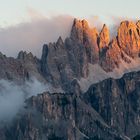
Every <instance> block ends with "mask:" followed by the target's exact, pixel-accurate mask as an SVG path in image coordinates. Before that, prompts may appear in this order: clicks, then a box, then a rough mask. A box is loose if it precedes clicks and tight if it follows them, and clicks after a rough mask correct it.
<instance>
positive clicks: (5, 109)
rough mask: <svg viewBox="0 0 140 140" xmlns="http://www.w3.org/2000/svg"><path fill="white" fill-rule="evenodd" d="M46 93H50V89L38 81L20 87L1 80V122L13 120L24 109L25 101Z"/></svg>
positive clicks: (34, 80)
mask: <svg viewBox="0 0 140 140" xmlns="http://www.w3.org/2000/svg"><path fill="white" fill-rule="evenodd" d="M44 91H50V87H49V86H47V85H45V84H43V83H41V82H39V81H37V80H36V79H33V80H31V81H30V82H26V83H25V84H24V85H22V86H19V85H17V84H15V83H14V82H9V81H6V80H0V121H2V122H7V121H10V120H12V119H13V118H14V117H15V116H16V114H17V113H18V112H19V111H20V109H22V108H23V107H24V101H25V100H26V99H27V98H29V97H31V96H33V95H37V94H39V93H42V92H44Z"/></svg>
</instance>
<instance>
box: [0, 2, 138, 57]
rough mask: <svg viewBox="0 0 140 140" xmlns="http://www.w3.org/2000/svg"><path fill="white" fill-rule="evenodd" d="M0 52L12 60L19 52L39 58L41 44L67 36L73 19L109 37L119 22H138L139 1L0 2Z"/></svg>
mask: <svg viewBox="0 0 140 140" xmlns="http://www.w3.org/2000/svg"><path fill="white" fill-rule="evenodd" d="M0 2H1V3H0V52H2V53H4V54H6V55H7V56H14V57H16V56H17V54H18V52H19V51H20V50H24V51H27V52H32V53H33V54H34V55H36V56H38V57H40V56H41V51H42V46H43V44H44V43H49V42H56V41H57V39H58V37H59V36H61V37H62V38H63V40H64V39H65V38H66V37H68V36H69V35H70V30H71V26H72V23H73V18H74V17H75V18H80V19H83V18H84V19H87V20H88V21H89V24H90V26H91V27H97V29H98V30H99V31H100V30H101V28H102V26H103V24H104V23H105V24H107V26H108V27H109V29H110V33H111V36H112V37H114V36H115V35H116V34H117V28H118V26H119V24H120V22H121V21H122V20H125V19H129V20H135V19H140V18H139V17H140V0H0Z"/></svg>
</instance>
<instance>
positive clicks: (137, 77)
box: [0, 72, 140, 140]
mask: <svg viewBox="0 0 140 140" xmlns="http://www.w3.org/2000/svg"><path fill="white" fill-rule="evenodd" d="M139 81H140V72H133V73H129V74H125V75H124V76H123V77H122V78H121V79H117V80H115V79H111V78H110V79H107V80H104V81H102V82H100V83H97V84H93V85H91V87H90V88H89V90H88V91H87V92H86V93H84V94H80V95H79V94H78V93H79V92H76V91H75V92H73V93H49V92H46V93H43V94H40V95H38V96H33V97H31V98H29V99H28V100H27V101H26V105H25V109H24V113H22V114H19V115H18V117H17V118H16V119H15V120H14V123H13V124H12V125H10V126H6V127H5V129H4V130H3V131H4V132H1V133H2V134H0V136H1V135H3V139H2V140H25V139H27V140H46V139H48V140H88V139H89V140H130V138H133V137H135V136H137V135H138V134H140V117H139V115H140V114H139V112H140V110H139V109H140V89H139V86H140V85H139V84H140V82H139ZM75 85H76V84H75ZM75 87H76V86H75ZM75 89H77V88H75Z"/></svg>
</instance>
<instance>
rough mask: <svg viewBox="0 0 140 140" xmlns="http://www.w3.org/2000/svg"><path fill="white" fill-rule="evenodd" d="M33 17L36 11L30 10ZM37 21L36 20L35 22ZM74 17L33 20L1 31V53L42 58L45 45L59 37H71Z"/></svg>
mask: <svg viewBox="0 0 140 140" xmlns="http://www.w3.org/2000/svg"><path fill="white" fill-rule="evenodd" d="M30 14H31V15H33V14H34V11H32V10H30ZM35 19H36V20H35ZM72 22H73V17H71V16H67V15H63V16H56V17H52V18H50V19H48V18H46V17H43V16H42V18H33V19H31V21H30V22H26V23H21V24H18V25H16V26H12V27H8V28H5V29H1V30H0V52H3V53H4V54H6V55H7V56H13V57H16V56H17V54H18V52H19V51H20V50H24V51H27V52H32V53H33V54H34V55H36V56H38V57H40V56H41V52H42V46H43V44H44V43H49V42H54V41H56V40H57V39H58V37H59V36H62V38H63V39H65V38H66V37H68V36H69V34H70V30H71V26H72Z"/></svg>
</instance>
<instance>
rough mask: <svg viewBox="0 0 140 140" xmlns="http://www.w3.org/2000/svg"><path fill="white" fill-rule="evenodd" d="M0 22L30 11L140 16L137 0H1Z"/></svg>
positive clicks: (6, 22)
mask: <svg viewBox="0 0 140 140" xmlns="http://www.w3.org/2000/svg"><path fill="white" fill-rule="evenodd" d="M0 2H1V3H0V26H1V27H5V26H9V25H13V24H17V23H21V22H25V21H28V20H30V16H32V15H31V14H37V16H39V15H43V16H46V17H52V16H57V15H70V16H74V17H77V18H78V17H79V18H86V17H90V16H98V17H100V18H101V19H102V20H104V21H106V20H107V18H109V17H112V16H113V17H114V16H115V17H128V18H134V19H135V18H137V19H138V18H139V17H140V0H0Z"/></svg>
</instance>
